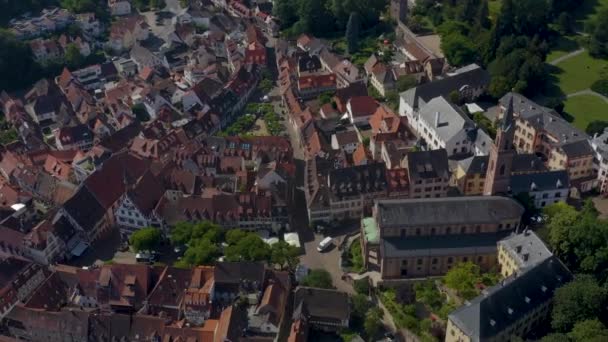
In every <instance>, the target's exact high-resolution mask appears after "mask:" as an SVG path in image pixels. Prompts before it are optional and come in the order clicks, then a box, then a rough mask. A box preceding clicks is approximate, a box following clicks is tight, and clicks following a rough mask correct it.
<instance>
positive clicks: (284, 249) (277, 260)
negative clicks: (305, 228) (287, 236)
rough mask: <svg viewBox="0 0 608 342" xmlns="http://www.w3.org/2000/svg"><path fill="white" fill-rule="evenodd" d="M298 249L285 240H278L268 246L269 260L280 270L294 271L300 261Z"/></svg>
mask: <svg viewBox="0 0 608 342" xmlns="http://www.w3.org/2000/svg"><path fill="white" fill-rule="evenodd" d="M299 256H300V250H299V249H298V248H297V247H294V246H292V245H290V244H288V243H287V242H285V241H279V242H277V243H275V244H273V245H272V246H271V247H270V260H271V262H272V263H273V264H275V265H278V266H279V267H280V268H281V270H289V271H294V270H295V268H296V266H298V264H299V263H300V259H299Z"/></svg>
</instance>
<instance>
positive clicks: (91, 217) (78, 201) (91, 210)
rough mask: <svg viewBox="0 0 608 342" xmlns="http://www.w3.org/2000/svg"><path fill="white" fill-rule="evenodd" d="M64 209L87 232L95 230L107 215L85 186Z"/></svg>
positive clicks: (66, 203)
mask: <svg viewBox="0 0 608 342" xmlns="http://www.w3.org/2000/svg"><path fill="white" fill-rule="evenodd" d="M63 209H64V210H65V211H66V212H67V213H68V214H69V215H70V217H71V218H73V219H74V220H75V221H76V222H77V223H78V224H79V225H80V226H81V227H82V229H84V230H86V231H88V230H91V229H93V228H94V227H95V225H96V224H97V222H99V221H100V220H101V219H102V217H103V215H104V214H105V209H104V208H103V206H102V205H101V204H100V203H99V202H98V201H97V199H96V198H95V196H94V195H93V194H92V193H91V192H90V191H89V189H88V188H87V187H85V186H81V187H80V189H78V191H76V193H75V194H74V196H72V198H70V199H69V200H67V201H66V202H65V203H64V205H63Z"/></svg>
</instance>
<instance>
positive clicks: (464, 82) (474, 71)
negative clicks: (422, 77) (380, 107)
mask: <svg viewBox="0 0 608 342" xmlns="http://www.w3.org/2000/svg"><path fill="white" fill-rule="evenodd" d="M489 83H490V74H489V73H488V72H487V71H486V70H485V69H482V68H481V67H479V66H477V67H471V68H469V70H468V71H465V72H461V73H458V74H456V75H453V76H450V77H446V78H444V79H441V80H437V81H433V82H429V83H424V84H421V85H419V86H417V87H415V88H411V89H409V90H407V91H405V92H403V93H401V94H400V96H401V98H402V99H403V100H404V101H405V102H406V103H408V104H409V105H410V106H412V108H418V107H420V106H422V104H424V103H427V102H429V101H430V100H431V99H433V98H435V97H438V96H446V97H447V96H449V95H450V93H451V92H452V91H455V90H456V91H457V90H460V89H462V87H465V86H469V87H473V88H477V87H485V86H487V85H488V84H489ZM420 100H422V103H420Z"/></svg>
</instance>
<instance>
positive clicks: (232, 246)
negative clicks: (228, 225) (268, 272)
mask: <svg viewBox="0 0 608 342" xmlns="http://www.w3.org/2000/svg"><path fill="white" fill-rule="evenodd" d="M238 235H239V236H238V239H237V240H235V236H234V235H233V236H231V238H230V240H231V242H230V241H229V242H228V243H229V246H228V247H226V248H225V250H224V254H225V255H226V260H228V261H268V260H270V255H271V251H270V247H269V246H268V244H267V243H266V242H264V240H262V238H260V237H259V236H258V235H257V234H255V233H249V232H245V233H244V234H240V233H239V234H238ZM226 239H227V240H228V236H227V237H226Z"/></svg>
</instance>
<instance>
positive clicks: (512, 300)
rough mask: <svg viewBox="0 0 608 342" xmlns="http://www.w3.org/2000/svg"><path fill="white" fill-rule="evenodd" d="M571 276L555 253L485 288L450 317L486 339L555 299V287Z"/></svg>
mask: <svg viewBox="0 0 608 342" xmlns="http://www.w3.org/2000/svg"><path fill="white" fill-rule="evenodd" d="M571 279H572V275H571V273H570V271H568V269H567V268H566V267H565V266H564V264H562V262H561V261H560V260H559V259H558V258H557V257H555V256H553V257H551V258H549V259H547V260H545V261H544V262H542V263H541V264H539V265H538V266H536V267H534V268H532V269H530V270H529V271H527V272H525V273H523V274H521V275H515V276H512V277H509V278H507V279H506V280H504V281H502V282H501V283H500V284H498V285H496V286H494V287H491V288H489V289H487V290H485V293H483V294H481V295H479V296H478V297H476V298H475V299H473V300H472V301H471V302H470V303H465V305H463V306H461V307H460V308H458V309H456V310H455V311H453V312H452V313H450V314H449V316H448V318H449V319H450V320H451V321H452V322H453V323H454V324H455V325H456V326H457V327H458V328H460V329H461V330H462V331H464V333H465V334H466V335H467V336H469V337H470V338H471V341H486V340H489V339H491V338H492V337H494V336H496V335H498V334H500V333H501V332H503V331H504V330H505V329H506V328H508V327H510V326H512V325H513V324H514V323H516V322H518V321H519V320H520V319H522V318H523V317H525V316H526V315H528V314H529V313H530V312H531V311H533V310H536V309H538V307H539V306H540V305H543V304H545V303H546V302H547V301H549V300H551V299H552V298H553V295H554V294H555V290H556V289H558V288H559V287H561V286H563V285H564V284H566V283H567V282H569V281H570V280H571Z"/></svg>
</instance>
